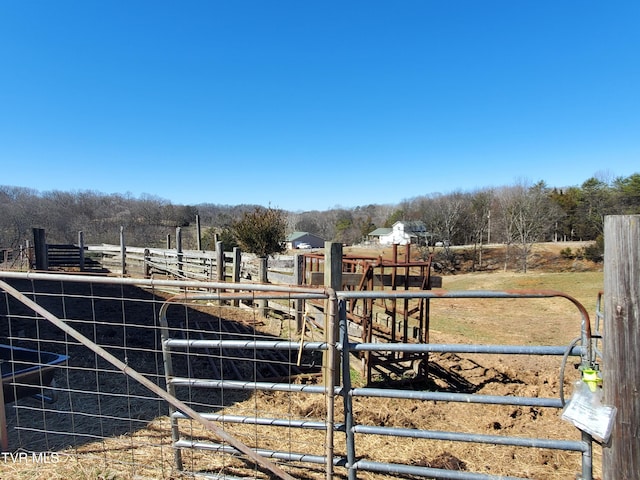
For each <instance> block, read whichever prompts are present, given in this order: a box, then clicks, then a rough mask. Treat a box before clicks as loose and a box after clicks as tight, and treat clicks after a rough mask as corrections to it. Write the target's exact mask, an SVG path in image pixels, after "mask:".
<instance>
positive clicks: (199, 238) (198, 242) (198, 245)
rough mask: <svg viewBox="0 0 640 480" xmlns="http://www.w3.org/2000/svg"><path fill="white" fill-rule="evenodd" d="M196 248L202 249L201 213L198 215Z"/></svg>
mask: <svg viewBox="0 0 640 480" xmlns="http://www.w3.org/2000/svg"><path fill="white" fill-rule="evenodd" d="M196 249H197V250H202V228H201V227H200V215H196Z"/></svg>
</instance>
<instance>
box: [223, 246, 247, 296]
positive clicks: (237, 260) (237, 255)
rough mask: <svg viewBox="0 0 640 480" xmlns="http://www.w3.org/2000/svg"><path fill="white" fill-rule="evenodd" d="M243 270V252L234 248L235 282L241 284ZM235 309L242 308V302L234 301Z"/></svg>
mask: <svg viewBox="0 0 640 480" xmlns="http://www.w3.org/2000/svg"><path fill="white" fill-rule="evenodd" d="M220 248H222V242H220ZM241 268H242V252H241V251H240V248H238V247H233V282H234V283H240V270H241ZM233 306H234V307H239V306H240V300H234V301H233Z"/></svg>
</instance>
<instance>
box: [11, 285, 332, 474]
mask: <svg viewBox="0 0 640 480" xmlns="http://www.w3.org/2000/svg"><path fill="white" fill-rule="evenodd" d="M7 275H10V273H7ZM36 278H37V279H36ZM7 280H8V281H9V283H10V286H9V285H7V286H5V288H4V299H3V308H2V310H3V312H2V317H3V320H4V321H3V322H2V324H1V325H0V329H1V330H0V337H2V338H3V343H4V344H5V348H4V349H3V350H4V354H3V358H2V374H3V393H4V397H5V404H6V407H5V415H6V429H5V431H4V432H3V439H2V440H3V443H4V445H3V446H4V448H3V451H5V452H6V451H11V452H14V451H19V452H23V453H24V452H48V453H51V455H44V456H42V455H41V456H40V457H38V458H40V459H41V460H42V462H41V463H42V464H39V465H38V467H39V470H40V471H41V472H42V474H43V476H46V474H45V472H46V470H47V466H48V467H49V468H52V467H51V464H52V463H56V465H55V468H57V469H58V470H59V469H60V468H61V467H62V465H64V466H66V467H67V468H70V469H72V470H73V469H74V468H78V469H80V470H84V469H89V470H91V474H90V475H89V476H90V477H93V476H99V475H104V474H105V472H106V474H108V473H109V472H113V473H114V474H118V475H120V474H122V473H123V472H124V473H125V474H128V475H130V476H131V477H132V478H133V476H134V475H137V476H140V475H143V476H144V472H147V475H148V476H149V477H150V478H158V477H162V478H168V477H170V476H173V475H176V474H179V472H180V470H181V469H180V468H179V467H183V469H184V470H187V471H203V472H209V473H210V474H212V475H213V474H218V475H225V476H228V475H233V474H234V472H237V474H238V475H240V476H247V475H249V476H253V475H258V473H257V472H258V471H265V470H267V471H268V467H269V466H270V465H267V466H266V467H265V465H264V464H263V465H260V460H259V459H256V455H255V454H253V452H250V455H249V456H247V455H244V456H243V455H242V452H241V455H238V451H237V447H238V446H240V448H242V446H243V445H248V444H250V445H251V446H252V448H253V449H256V448H264V445H265V444H269V445H272V444H273V443H274V442H276V443H278V444H280V446H279V447H278V448H279V449H281V450H289V451H291V447H290V446H288V443H290V441H291V439H290V438H288V437H287V435H281V434H280V435H276V434H273V433H268V432H267V433H265V432H260V431H258V430H257V428H256V426H257V424H258V423H257V422H253V426H248V425H246V422H245V425H234V422H233V418H236V417H238V416H240V417H243V418H245V417H254V418H263V417H268V416H269V415H274V414H276V415H281V416H283V417H284V418H285V419H286V420H287V421H290V422H295V421H302V420H305V421H308V420H309V419H308V418H307V417H306V414H305V415H302V416H301V415H300V414H299V413H297V412H299V411H300V409H301V408H302V409H303V410H304V411H305V412H306V410H307V408H306V407H304V406H303V404H304V402H303V401H301V400H300V399H297V398H295V395H290V394H286V395H278V394H277V393H274V394H273V395H277V396H278V397H279V399H278V400H279V402H280V405H279V407H281V410H282V412H280V413H279V412H273V411H264V410H263V408H267V407H264V406H261V397H264V395H262V396H261V395H259V394H258V395H255V396H253V395H252V392H251V391H249V390H247V389H246V388H233V387H232V384H230V383H229V382H241V383H242V384H245V385H246V384H253V385H256V384H258V383H259V382H265V381H270V382H274V381H278V382H290V384H291V385H293V384H302V383H303V382H309V383H315V382H316V381H317V378H318V374H319V360H318V358H317V355H316V356H314V354H313V353H308V352H307V351H305V352H302V354H300V352H299V351H297V350H294V349H293V348H289V349H286V350H274V351H271V350H264V349H259V348H257V347H256V348H253V349H252V350H251V351H250V352H247V351H246V350H247V349H246V347H245V348H243V351H242V352H239V350H238V349H235V350H234V349H228V348H225V349H224V351H223V350H222V349H221V348H219V347H218V348H215V347H207V348H205V349H198V350H197V351H196V350H195V349H194V348H193V347H191V346H189V345H188V343H189V342H190V341H192V340H200V341H202V340H218V341H221V340H223V341H236V342H241V343H246V342H249V343H251V342H253V343H254V344H255V342H260V341H273V340H275V339H277V340H278V341H281V340H282V339H286V338H291V340H293V336H295V334H296V332H295V328H294V327H292V324H291V323H290V322H289V320H287V319H284V318H280V319H274V320H268V319H266V318H264V317H259V316H257V314H256V313H255V310H253V309H249V308H246V309H244V308H236V307H233V306H232V302H226V301H223V300H221V299H219V298H216V297H219V296H220V294H221V291H220V290H219V289H218V290H217V291H218V293H216V289H215V288H214V289H208V290H205V291H203V290H202V284H189V283H185V282H172V281H164V282H162V281H160V282H159V281H155V282H154V281H140V282H138V281H136V280H128V279H109V278H106V277H85V276H82V277H80V276H73V275H71V276H69V275H40V274H31V275H29V274H18V275H15V276H13V278H10V279H7ZM244 288H245V289H246V288H250V287H247V286H245V287H244ZM13 290H15V291H13ZM194 292H197V295H195V297H198V298H195V297H194ZM12 293H13V294H14V295H13V296H12ZM203 293H204V294H205V295H203ZM258 294H259V292H257V291H254V292H249V293H246V294H244V295H243V298H244V303H246V304H255V302H256V300H255V299H252V297H255V296H256V295H258ZM287 296H288V295H284V296H283V295H280V302H281V303H283V304H291V305H293V304H294V302H293V298H287ZM289 296H291V295H289ZM316 296H323V295H322V294H320V295H319V294H317V293H316ZM20 297H22V298H20ZM202 297H204V298H202ZM163 305H164V306H165V307H164V312H165V314H164V317H163V322H164V323H163V325H162V328H161V325H160V324H159V318H160V312H161V311H162V310H163ZM168 305H170V308H167V306H168ZM290 318H293V312H292V315H290ZM56 320H59V321H60V322H61V324H56V323H54V322H55V321H56ZM293 325H295V323H293ZM162 335H165V336H166V337H167V338H171V339H173V340H174V341H186V342H187V347H186V348H184V349H176V351H174V352H173V353H172V354H171V355H170V357H171V358H172V370H171V371H170V376H171V377H176V378H177V377H180V378H194V377H195V376H197V377H198V378H201V379H203V380H204V381H210V382H225V383H223V384H220V383H219V384H218V386H217V387H216V388H202V386H201V385H194V384H182V385H175V383H174V384H172V383H171V380H170V381H169V382H167V375H166V373H167V372H166V371H165V361H167V358H169V357H166V358H163V346H162V338H161V337H162ZM164 353H165V354H166V353H167V352H166V351H165V352H164ZM49 357H51V358H49ZM132 374H135V375H139V376H140V377H141V378H137V377H135V376H132ZM141 380H146V384H145V382H144V381H141ZM154 387H155V388H154ZM167 387H169V390H170V391H171V395H170V394H169V393H167ZM322 398H323V394H322V392H321V393H320V395H319V402H320V403H319V405H322V406H324V405H326V402H325V401H323V400H322ZM169 402H173V404H171V403H169ZM312 402H314V403H315V402H316V400H313V401H312ZM168 405H170V406H171V412H172V413H174V414H176V415H181V416H182V417H183V419H184V420H180V421H178V420H177V417H175V416H174V417H172V418H170V417H168V413H169V411H168ZM272 407H273V402H269V403H268V408H269V409H272ZM320 410H321V411H322V412H324V407H323V408H321V409H320ZM194 411H197V412H204V414H206V415H209V414H214V415H216V417H215V418H217V419H220V418H222V426H221V427H219V426H214V425H211V423H212V422H211V420H210V419H206V418H203V417H202V414H198V413H195V414H194V413H193V412H194ZM319 421H321V422H324V414H322V415H321V416H320V420H319ZM178 424H180V425H179V426H180V430H181V431H180V438H182V439H183V441H188V442H202V441H204V440H205V439H207V438H209V439H211V438H215V439H216V440H217V441H222V444H224V447H225V448H226V447H229V446H232V447H233V446H234V445H235V447H234V452H233V453H230V452H225V450H224V448H222V449H219V450H220V452H221V454H220V455H218V456H217V457H219V458H220V459H219V460H218V461H212V458H211V455H203V454H202V453H197V452H196V453H191V452H192V451H193V450H191V449H190V450H188V451H187V453H185V454H184V455H182V458H181V461H180V464H179V465H176V464H175V459H176V456H175V452H176V450H175V449H174V448H173V445H172V435H171V432H172V427H174V428H175V427H176V425H178ZM230 432H232V433H230ZM236 436H237V438H236ZM185 439H186V440H185ZM283 443H284V445H282V444H283ZM318 445H320V446H321V447H322V445H324V437H323V436H321V437H320V439H318V438H314V439H309V441H308V445H306V446H303V451H311V450H313V448H317V446H318ZM271 448H273V447H271ZM178 451H179V450H178ZM54 452H55V456H54V455H53V454H54ZM320 453H321V454H322V449H321V450H320ZM27 456H28V457H29V458H30V459H31V456H29V455H27ZM78 456H81V457H82V458H83V462H82V464H81V465H80V464H78V463H77V462H71V461H69V460H67V459H70V458H78ZM15 458H16V459H19V458H20V457H15ZM88 458H94V460H95V462H94V461H90V462H89V463H87V459H88ZM54 459H55V462H54ZM63 459H65V461H64V462H63V461H62V460H63ZM47 461H48V465H45V464H44V463H47ZM20 463H21V462H17V463H16V462H9V464H7V463H5V464H4V465H3V466H4V467H7V466H8V465H13V466H19V464H20ZM263 463H264V462H263ZM246 464H249V465H251V464H253V469H254V470H255V471H254V472H253V473H251V468H249V473H247V468H248V467H247V466H246ZM257 469H259V470H257ZM176 472H177V473H176ZM78 474H79V472H78V471H75V472H74V471H72V472H71V475H72V476H74V477H75V476H78ZM3 478H4V476H3Z"/></svg>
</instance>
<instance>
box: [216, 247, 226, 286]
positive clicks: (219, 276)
mask: <svg viewBox="0 0 640 480" xmlns="http://www.w3.org/2000/svg"><path fill="white" fill-rule="evenodd" d="M216 280H217V281H218V282H224V280H225V278H224V250H223V246H222V242H216Z"/></svg>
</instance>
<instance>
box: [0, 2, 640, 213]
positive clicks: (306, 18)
mask: <svg viewBox="0 0 640 480" xmlns="http://www.w3.org/2000/svg"><path fill="white" fill-rule="evenodd" d="M638 25H640V2H638V1H637V0H629V1H625V0H622V1H618V2H602V1H589V0H586V1H585V0H581V1H573V0H567V1H557V0H553V1H550V0H549V1H547V0H535V1H533V0H532V1H513V0H504V1H484V2H480V1H477V0H467V1H463V0H461V1H430V0H420V1H401V2H391V1H387V2H381V1H375V0H367V1H340V2H337V1H316V2H312V1H265V0H261V1H243V0H237V1H236V0H234V1H225V2H223V1H189V0H186V1H181V2H168V1H144V0H139V1H124V0H118V1H116V0H114V1H97V0H96V1H90V0H82V1H80V0H77V1H68V0H59V1H55V2H54V1H48V0H47V1H35V0H0V68H1V70H0V165H2V172H3V173H2V178H1V179H0V184H3V185H15V186H21V187H29V188H33V189H36V190H39V191H49V190H63V191H82V190H93V191H97V192H102V193H107V194H109V193H123V194H126V193H128V194H131V195H133V196H136V197H137V196H141V195H153V196H158V197H161V198H164V199H167V200H170V201H171V202H172V203H175V204H191V205H195V204H199V203H215V204H229V205H235V204H241V203H250V204H254V203H255V204H261V205H265V206H266V205H271V206H272V207H277V208H283V209H286V210H293V211H299V210H314V209H318V210H325V209H329V208H332V207H335V206H338V205H340V206H343V207H354V206H358V205H367V204H371V203H375V204H396V203H399V202H400V201H402V200H403V199H407V198H412V197H415V196H419V195H427V194H434V193H450V192H453V191H456V190H462V191H473V190H476V189H482V188H486V187H492V186H503V185H512V184H515V183H517V182H519V181H522V180H528V181H531V182H536V181H538V180H544V181H545V182H546V183H547V184H548V185H549V186H557V187H564V186H572V185H580V184H581V183H582V182H583V181H584V180H586V179H588V178H589V177H591V176H594V175H602V174H605V175H609V176H613V177H616V176H628V175H630V174H632V173H637V172H640V28H639V27H638Z"/></svg>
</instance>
